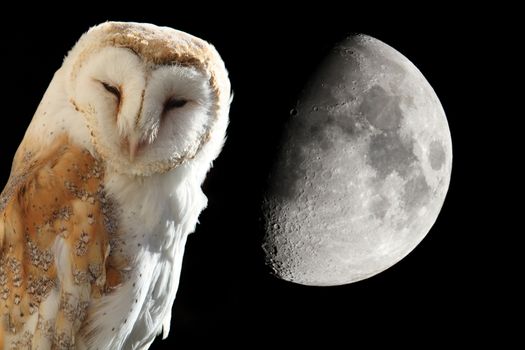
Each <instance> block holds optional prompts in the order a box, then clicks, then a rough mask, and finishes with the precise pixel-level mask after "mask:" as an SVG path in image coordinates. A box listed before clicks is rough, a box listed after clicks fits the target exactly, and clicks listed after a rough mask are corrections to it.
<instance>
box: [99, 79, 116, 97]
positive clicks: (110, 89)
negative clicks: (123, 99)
mask: <svg viewBox="0 0 525 350" xmlns="http://www.w3.org/2000/svg"><path fill="white" fill-rule="evenodd" d="M100 83H101V84H102V86H103V87H104V89H106V91H107V92H109V93H110V94H112V95H114V96H115V97H116V98H117V99H118V100H119V101H120V90H119V88H118V87H115V86H113V85H110V84H108V83H105V82H103V81H101V82H100Z"/></svg>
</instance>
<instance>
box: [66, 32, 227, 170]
mask: <svg viewBox="0 0 525 350" xmlns="http://www.w3.org/2000/svg"><path fill="white" fill-rule="evenodd" d="M63 74H64V86H65V93H66V94H67V98H68V103H70V104H71V106H72V108H74V110H75V111H76V112H78V113H77V114H78V116H79V117H81V118H84V120H85V123H86V126H87V128H88V129H89V132H90V137H91V143H92V145H93V147H94V149H95V150H96V151H97V153H98V154H99V155H100V156H101V157H102V158H104V159H105V160H106V162H107V163H108V165H110V166H111V167H112V168H114V169H115V170H116V171H118V172H120V173H123V174H130V175H139V176H149V175H152V174H156V173H163V172H166V171H169V170H171V169H173V168H175V167H178V166H180V165H184V164H187V163H191V162H196V161H197V160H198V162H200V163H203V164H206V167H209V164H210V162H211V161H213V159H215V158H216V157H217V155H218V153H219V151H220V149H221V147H222V143H223V140H224V137H225V132H226V126H227V123H228V112H229V104H230V82H229V80H228V74H227V71H226V69H225V67H224V63H223V61H222V60H221V58H220V56H219V54H218V53H217V51H216V50H215V48H214V47H213V46H212V45H210V44H209V43H207V42H205V41H203V40H201V39H199V38H196V37H194V36H192V35H189V34H186V33H184V32H181V31H177V30H174V29H172V28H167V27H157V26H154V25H151V24H142V23H129V22H126V23H121V22H107V23H104V24H101V25H98V26H96V27H93V28H91V29H90V30H89V31H88V32H87V33H86V34H84V35H83V36H82V37H81V38H80V40H79V41H78V43H77V44H76V45H75V46H74V48H73V49H72V50H71V51H70V53H69V54H68V56H67V57H66V59H65V61H64V64H63Z"/></svg>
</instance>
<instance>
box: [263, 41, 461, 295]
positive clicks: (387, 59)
mask: <svg viewBox="0 0 525 350" xmlns="http://www.w3.org/2000/svg"><path fill="white" fill-rule="evenodd" d="M290 115H291V116H290V120H289V122H288V124H287V126H286V128H285V132H284V138H283V141H282V143H281V147H280V151H279V154H278V156H277V158H276V159H275V163H274V166H273V170H272V171H271V173H270V176H269V185H268V188H267V190H266V193H265V198H264V201H263V215H264V224H265V237H264V242H263V249H264V251H265V252H266V257H267V262H268V264H269V266H271V268H272V269H273V271H274V273H275V274H276V275H277V276H278V277H280V278H282V279H285V280H288V281H291V282H296V283H300V284H305V285H314V286H332V285H341V284H347V283H352V282H356V281H359V280H362V279H365V278H368V277H371V276H373V275H375V274H377V273H379V272H381V271H383V270H385V269H387V268H389V267H390V266H392V265H394V264H395V263H396V262H398V261H400V260H401V259H402V258H403V257H405V256H406V255H407V254H408V253H410V252H411V251H412V250H413V249H414V248H415V247H416V246H417V245H418V244H419V242H420V241H421V240H422V239H423V238H424V237H425V235H426V234H427V233H428V232H429V230H430V228H431V227H432V225H433V224H434V222H435V220H436V218H437V216H438V214H439V211H440V210H441V207H442V205H443V202H444V199H445V195H446V192H447V190H448V186H449V182H450V174H451V168H452V143H451V138H450V131H449V127H448V124H447V120H446V117H445V113H444V111H443V108H442V106H441V103H440V102H439V99H438V97H437V96H436V94H435V92H434V90H433V89H432V87H431V86H430V84H429V83H428V82H427V80H426V79H425V78H424V77H423V75H422V74H421V72H420V71H419V70H418V69H417V68H416V67H415V66H414V65H413V64H412V63H411V62H410V61H409V60H408V59H407V58H406V57H405V56H403V55H402V54H401V53H399V52H398V51H396V50H395V49H393V48H392V47H390V46H388V45H387V44H385V43H383V42H381V41H379V40H377V39H374V38H372V37H369V36H366V35H354V36H351V37H349V38H347V39H346V40H344V41H342V42H341V43H339V44H338V45H337V46H335V47H334V49H333V50H332V51H331V52H330V53H329V54H328V55H327V57H326V58H325V60H324V62H323V63H321V65H320V66H319V67H318V69H317V72H316V73H315V74H314V75H313V76H312V77H311V78H310V81H309V83H307V86H306V87H305V89H304V91H303V93H302V95H301V97H300V99H299V100H298V102H297V105H296V108H295V109H293V110H292V111H291V113H290Z"/></svg>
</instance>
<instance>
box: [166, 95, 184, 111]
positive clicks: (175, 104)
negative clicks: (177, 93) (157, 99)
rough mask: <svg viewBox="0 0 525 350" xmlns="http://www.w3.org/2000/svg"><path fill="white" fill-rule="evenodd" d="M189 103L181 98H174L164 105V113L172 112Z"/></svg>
mask: <svg viewBox="0 0 525 350" xmlns="http://www.w3.org/2000/svg"><path fill="white" fill-rule="evenodd" d="M186 103H188V100H186V99H184V98H179V97H172V98H170V99H169V100H168V101H166V103H165V104H164V112H168V111H171V110H172V109H175V108H182V107H184V106H185V105H186Z"/></svg>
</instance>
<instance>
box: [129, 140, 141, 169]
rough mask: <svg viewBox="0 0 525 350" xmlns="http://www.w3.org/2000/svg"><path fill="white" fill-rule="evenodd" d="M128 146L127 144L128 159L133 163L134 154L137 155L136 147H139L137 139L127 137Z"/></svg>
mask: <svg viewBox="0 0 525 350" xmlns="http://www.w3.org/2000/svg"><path fill="white" fill-rule="evenodd" d="M128 146H129V161H130V162H131V163H133V161H134V160H135V156H136V155H137V149H138V148H139V142H138V140H135V139H133V138H128Z"/></svg>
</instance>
